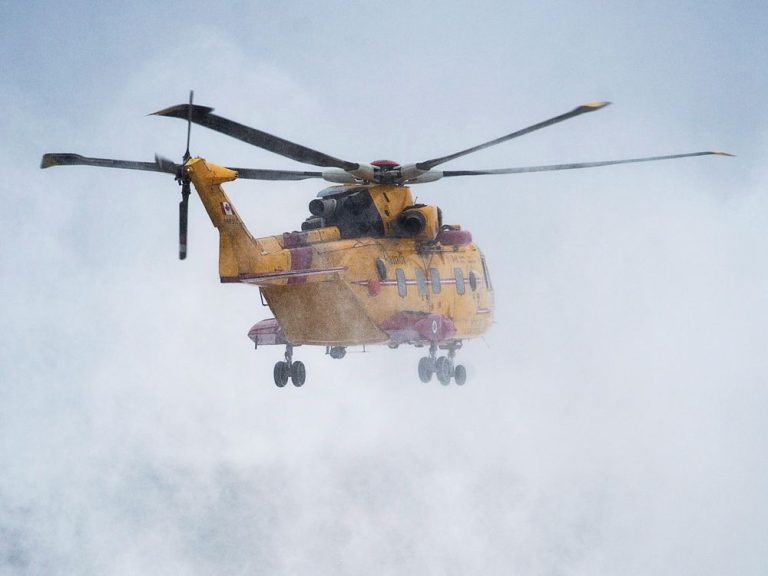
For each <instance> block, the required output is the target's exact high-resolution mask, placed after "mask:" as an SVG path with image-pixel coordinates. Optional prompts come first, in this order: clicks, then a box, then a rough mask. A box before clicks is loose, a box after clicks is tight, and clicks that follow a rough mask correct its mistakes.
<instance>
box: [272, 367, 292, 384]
mask: <svg viewBox="0 0 768 576" xmlns="http://www.w3.org/2000/svg"><path fill="white" fill-rule="evenodd" d="M290 375H291V369H290V368H288V362H278V363H277V364H275V371H274V376H275V384H276V385H277V387H278V388H282V387H283V386H285V385H286V384H288V378H289V377H290Z"/></svg>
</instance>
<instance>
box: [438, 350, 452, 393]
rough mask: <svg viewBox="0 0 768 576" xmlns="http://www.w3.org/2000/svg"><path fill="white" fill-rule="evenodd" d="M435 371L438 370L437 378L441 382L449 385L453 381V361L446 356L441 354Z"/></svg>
mask: <svg viewBox="0 0 768 576" xmlns="http://www.w3.org/2000/svg"><path fill="white" fill-rule="evenodd" d="M435 372H437V379H438V381H439V382H440V384H442V385H443V386H448V384H450V383H451V376H453V362H451V361H450V360H449V359H448V358H446V357H445V356H440V358H438V359H437V364H436V365H435Z"/></svg>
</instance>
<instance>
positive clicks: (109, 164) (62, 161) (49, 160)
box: [40, 153, 176, 174]
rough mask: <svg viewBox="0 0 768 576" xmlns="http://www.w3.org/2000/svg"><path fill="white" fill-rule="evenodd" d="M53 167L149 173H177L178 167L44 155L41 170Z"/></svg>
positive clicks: (77, 155)
mask: <svg viewBox="0 0 768 576" xmlns="http://www.w3.org/2000/svg"><path fill="white" fill-rule="evenodd" d="M51 166H101V167H102V168H124V169H126V170H145V171H147V172H166V173H168V174H175V173H176V165H173V166H170V165H168V164H167V163H157V162H135V161H133V160H114V159H112V158H88V157H87V156H81V155H80V154H71V153H56V154H44V155H43V159H42V161H41V162H40V168H50V167H51Z"/></svg>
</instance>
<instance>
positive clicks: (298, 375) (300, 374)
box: [273, 344, 307, 388]
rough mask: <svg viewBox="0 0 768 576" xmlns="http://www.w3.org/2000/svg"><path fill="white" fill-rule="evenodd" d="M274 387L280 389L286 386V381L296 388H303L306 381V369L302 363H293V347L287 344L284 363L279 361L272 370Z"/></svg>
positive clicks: (297, 361)
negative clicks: (289, 381)
mask: <svg viewBox="0 0 768 576" xmlns="http://www.w3.org/2000/svg"><path fill="white" fill-rule="evenodd" d="M273 374H274V377H275V385H277V387H278V388H282V387H283V386H285V385H286V384H288V379H289V378H290V380H291V381H292V382H293V385H294V386H296V387H297V388H298V387H299V386H303V385H304V382H305V381H306V379H307V369H306V368H305V367H304V363H303V362H301V361H299V360H296V362H294V361H293V346H291V345H290V344H288V345H287V346H286V347H285V361H282V360H281V361H280V362H278V363H277V364H275V370H274V373H273Z"/></svg>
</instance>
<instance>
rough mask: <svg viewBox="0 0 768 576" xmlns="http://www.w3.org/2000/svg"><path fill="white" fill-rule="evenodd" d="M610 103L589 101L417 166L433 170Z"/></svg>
mask: <svg viewBox="0 0 768 576" xmlns="http://www.w3.org/2000/svg"><path fill="white" fill-rule="evenodd" d="M609 104H610V102H588V103H587V104H583V105H582V106H579V107H578V108H574V109H573V110H571V111H570V112H566V113H565V114H560V116H555V117H554V118H550V119H549V120H544V121H543V122H539V123H538V124H533V125H531V126H528V127H527V128H523V129H522V130H518V131H517V132H512V133H511V134H507V135H506V136H502V137H501V138H496V139H495V140H490V141H488V142H485V143H483V144H478V145H477V146H473V147H472V148H467V149H466V150H462V151H461V152H456V153H454V154H449V155H448V156H442V157H440V158H433V159H432V160H426V161H424V162H419V163H418V164H416V168H418V169H419V170H431V169H432V168H434V167H435V166H438V165H440V164H443V163H445V162H448V161H449V160H454V159H455V158H459V157H461V156H466V155H467V154H472V153H473V152H477V151H478V150H483V149H485V148H490V147H491V146H496V144H501V143H502V142H506V141H507V140H512V138H517V137H519V136H524V135H525V134H530V133H531V132H534V131H536V130H540V129H542V128H546V127H547V126H552V125H553V124H557V123H558V122H562V121H563V120H568V119H569V118H573V117H575V116H579V115H581V114H586V113H587V112H594V111H596V110H600V109H601V108H605V107H606V106H608V105H609Z"/></svg>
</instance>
